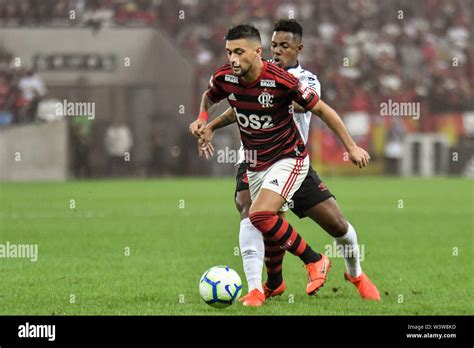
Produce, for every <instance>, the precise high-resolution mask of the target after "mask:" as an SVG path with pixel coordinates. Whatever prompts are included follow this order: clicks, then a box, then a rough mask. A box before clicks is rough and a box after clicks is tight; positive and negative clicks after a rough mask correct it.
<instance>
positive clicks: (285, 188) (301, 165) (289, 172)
mask: <svg viewBox="0 0 474 348" xmlns="http://www.w3.org/2000/svg"><path fill="white" fill-rule="evenodd" d="M308 170H309V159H308V157H306V158H284V159H282V160H279V161H278V162H276V163H274V164H273V165H272V166H271V167H270V168H269V169H267V170H266V171H265V172H252V171H247V175H248V179H249V186H250V194H251V198H252V205H251V206H250V214H252V213H254V212H258V211H271V212H274V213H276V212H278V211H280V210H282V211H284V210H286V209H287V208H286V207H284V205H285V203H286V202H287V201H288V200H290V199H291V197H292V196H293V195H294V193H295V192H296V191H297V189H298V188H299V187H300V186H301V184H302V182H303V181H304V178H305V177H306V174H307V173H308Z"/></svg>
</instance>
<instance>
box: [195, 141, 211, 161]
mask: <svg viewBox="0 0 474 348" xmlns="http://www.w3.org/2000/svg"><path fill="white" fill-rule="evenodd" d="M198 152H199V157H205V158H206V159H209V158H211V157H212V156H214V147H213V146H212V144H211V143H210V142H208V143H206V142H204V140H203V139H201V138H200V139H199V140H198Z"/></svg>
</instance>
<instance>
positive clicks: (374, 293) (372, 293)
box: [344, 272, 380, 301]
mask: <svg viewBox="0 0 474 348" xmlns="http://www.w3.org/2000/svg"><path fill="white" fill-rule="evenodd" d="M344 278H346V280H348V281H350V282H351V283H352V284H354V285H355V287H356V288H357V290H359V294H360V296H361V297H362V298H363V299H364V300H373V301H380V294H379V291H378V290H377V287H376V286H375V285H374V283H372V282H371V281H370V279H369V277H367V276H366V275H365V273H361V275H360V276H358V277H357V278H354V277H351V276H350V275H349V273H347V272H344Z"/></svg>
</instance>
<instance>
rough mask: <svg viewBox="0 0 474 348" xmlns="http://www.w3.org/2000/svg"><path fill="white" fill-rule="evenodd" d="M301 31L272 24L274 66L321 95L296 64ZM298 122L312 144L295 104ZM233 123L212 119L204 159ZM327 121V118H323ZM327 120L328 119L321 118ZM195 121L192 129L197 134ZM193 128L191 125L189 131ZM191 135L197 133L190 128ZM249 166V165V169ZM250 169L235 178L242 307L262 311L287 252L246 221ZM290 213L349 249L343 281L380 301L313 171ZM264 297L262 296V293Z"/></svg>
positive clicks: (353, 239)
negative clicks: (215, 136)
mask: <svg viewBox="0 0 474 348" xmlns="http://www.w3.org/2000/svg"><path fill="white" fill-rule="evenodd" d="M302 34H303V33H302V28H301V25H300V24H299V23H298V22H297V21H295V20H280V21H278V22H276V23H275V25H274V32H273V36H272V44H271V51H272V56H273V63H275V64H277V65H278V66H280V67H281V68H283V69H285V70H287V71H288V72H289V73H291V74H292V75H294V76H295V77H297V78H298V79H299V80H300V82H301V83H302V84H303V85H305V87H308V88H311V89H314V90H315V92H316V93H317V94H318V95H320V84H319V81H318V79H317V77H316V76H315V75H314V74H312V73H311V72H309V71H307V70H304V69H303V68H302V67H301V66H300V65H299V63H298V55H299V53H300V52H301V50H302V48H303V44H302ZM294 108H295V112H294V114H293V118H294V121H295V123H296V125H297V127H298V130H299V132H300V134H301V137H302V139H303V141H304V142H305V143H306V142H307V141H308V133H309V125H310V120H311V112H306V110H304V109H303V108H301V107H300V106H299V105H297V104H294ZM232 117H234V118H235V115H234V114H233V111H232V109H229V110H227V111H226V112H225V113H224V114H223V115H221V116H219V117H218V118H216V119H215V120H213V121H212V122H211V123H209V125H207V127H206V128H205V132H204V133H201V134H202V137H201V140H200V142H201V144H202V143H203V142H205V144H204V147H202V148H200V151H201V153H202V154H205V155H210V154H211V149H212V145H207V144H210V140H211V139H212V133H213V131H214V130H216V129H218V128H221V127H223V126H225V125H227V124H229V123H230V122H229V120H231V119H232ZM322 118H323V117H322ZM323 120H324V118H323ZM196 122H197V121H195V123H194V127H195V130H196V133H197V128H196V127H197V123H196ZM192 127H193V125H191V128H192ZM191 130H193V129H191ZM247 165H248V164H247ZM246 168H247V167H246V164H243V163H241V164H240V165H239V169H238V174H237V177H236V179H237V187H236V193H235V201H236V207H237V209H238V210H239V212H240V214H241V225H240V235H239V240H240V247H241V253H242V257H243V264H244V270H245V274H246V278H247V282H248V286H249V294H248V295H247V296H245V297H243V299H242V301H243V303H244V305H249V306H259V305H261V304H262V303H263V302H264V301H265V298H269V297H273V296H278V295H281V294H282V293H283V292H284V291H285V288H286V285H285V282H284V280H283V277H282V262H283V256H284V254H285V250H284V249H282V248H281V247H280V246H279V245H277V244H276V243H275V242H273V241H272V240H270V239H269V238H265V240H264V242H263V240H262V239H263V237H262V234H261V233H260V231H259V230H258V229H256V228H255V227H254V226H253V225H252V224H251V222H250V220H249V218H248V211H249V207H250V205H251V199H250V193H249V188H248V180H247V176H246ZM292 203H293V204H292V205H290V207H291V210H292V211H293V212H294V213H295V214H296V215H297V216H298V217H300V218H304V217H306V216H307V217H309V218H311V219H312V220H314V221H315V222H316V223H318V224H319V225H320V226H321V227H322V228H323V229H324V230H325V231H326V232H327V233H329V234H330V235H331V236H332V237H333V238H334V239H335V241H336V243H337V245H340V246H345V250H346V251H350V252H345V253H343V255H344V257H345V263H346V272H345V274H344V275H345V278H346V279H347V280H349V281H350V282H351V283H353V284H354V285H355V286H356V287H357V289H358V291H359V293H360V295H361V297H362V298H364V299H370V300H379V299H380V295H379V293H378V291H377V288H376V287H375V286H374V285H373V284H372V282H371V281H370V280H369V279H368V277H367V276H366V275H365V274H364V273H363V272H362V270H361V267H360V261H359V249H358V244H357V235H356V232H355V230H354V228H353V227H352V226H351V225H350V224H349V223H348V222H347V221H346V219H345V218H344V217H343V215H342V213H341V211H340V210H339V207H338V206H337V203H336V200H335V198H334V196H333V195H332V194H331V193H330V191H329V190H328V189H327V187H326V186H325V185H324V184H323V183H322V182H321V180H320V179H319V177H318V175H317V174H316V172H315V171H314V170H313V169H312V168H310V170H309V172H308V175H307V176H306V178H305V179H304V181H303V183H302V185H301V187H300V188H299V189H298V190H297V191H296V193H295V194H294V196H293V198H292ZM263 246H264V247H265V264H266V268H267V274H268V278H267V281H266V283H265V284H263V285H262V280H261V274H262V263H263V262H262V254H263V252H264V251H263ZM262 293H263V294H264V296H261V294H262Z"/></svg>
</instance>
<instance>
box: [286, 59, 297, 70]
mask: <svg viewBox="0 0 474 348" xmlns="http://www.w3.org/2000/svg"><path fill="white" fill-rule="evenodd" d="M298 65H299V64H298V59H296V60H295V61H293V62H290V63H289V64H288V66H286V67H285V70H290V69H294V68H296V67H297V66H298Z"/></svg>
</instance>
